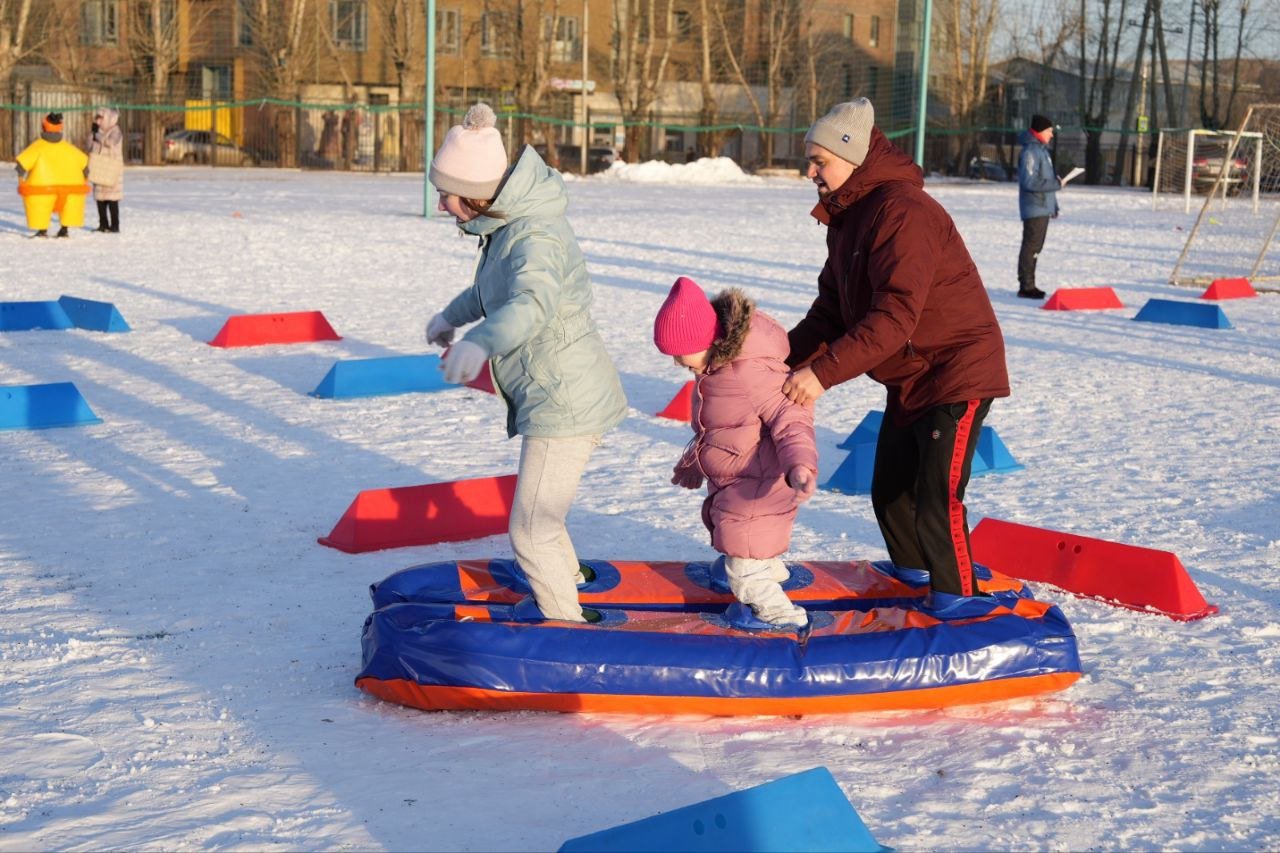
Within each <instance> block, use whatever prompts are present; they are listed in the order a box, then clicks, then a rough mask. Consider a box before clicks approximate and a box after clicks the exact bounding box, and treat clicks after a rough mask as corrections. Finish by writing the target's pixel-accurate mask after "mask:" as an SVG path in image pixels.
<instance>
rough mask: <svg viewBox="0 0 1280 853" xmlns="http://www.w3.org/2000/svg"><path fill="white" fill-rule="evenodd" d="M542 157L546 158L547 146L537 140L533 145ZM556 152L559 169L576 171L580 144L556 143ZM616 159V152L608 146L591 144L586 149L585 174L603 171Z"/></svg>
mask: <svg viewBox="0 0 1280 853" xmlns="http://www.w3.org/2000/svg"><path fill="white" fill-rule="evenodd" d="M533 150H534V151H537V152H538V156H539V157H541V158H542V159H544V160H545V159H546V158H547V146H546V145H545V144H544V143H541V142H538V143H535V144H534V146H533ZM556 154H557V155H559V157H560V169H561V170H562V171H565V172H576V171H578V169H579V167H580V166H581V165H582V146H581V145H567V144H566V145H557V146H556ZM617 159H618V153H617V152H616V151H614V150H613V149H612V148H610V147H608V146H597V145H593V146H591V147H590V148H588V149H587V174H589V175H590V174H595V173H596V172H603V171H604V170H605V169H607V168H609V167H610V166H612V165H613V163H614V161H615V160H617Z"/></svg>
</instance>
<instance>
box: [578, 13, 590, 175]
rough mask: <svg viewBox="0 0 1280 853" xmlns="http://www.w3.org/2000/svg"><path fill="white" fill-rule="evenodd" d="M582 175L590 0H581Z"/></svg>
mask: <svg viewBox="0 0 1280 853" xmlns="http://www.w3.org/2000/svg"><path fill="white" fill-rule="evenodd" d="M580 38H581V40H582V163H581V166H582V174H583V175H586V174H587V148H588V147H589V146H590V145H591V128H590V127H588V126H587V48H588V47H589V46H590V44H591V0H582V33H581V36H580Z"/></svg>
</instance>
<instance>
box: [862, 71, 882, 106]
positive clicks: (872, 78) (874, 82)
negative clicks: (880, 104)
mask: <svg viewBox="0 0 1280 853" xmlns="http://www.w3.org/2000/svg"><path fill="white" fill-rule="evenodd" d="M879 86H880V68H879V66H876V65H869V66H867V90H866V91H865V92H863V93H862V94H864V95H866V96H867V97H868V98H871V99H872V100H874V99H875V97H876V89H877V88H878V87H879Z"/></svg>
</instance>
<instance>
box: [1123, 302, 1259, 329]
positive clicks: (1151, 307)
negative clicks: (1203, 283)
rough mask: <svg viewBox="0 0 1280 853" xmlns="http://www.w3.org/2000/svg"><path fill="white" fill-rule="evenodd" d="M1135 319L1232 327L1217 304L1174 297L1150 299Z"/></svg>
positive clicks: (1205, 327) (1219, 327)
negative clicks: (1186, 300) (1181, 299)
mask: <svg viewBox="0 0 1280 853" xmlns="http://www.w3.org/2000/svg"><path fill="white" fill-rule="evenodd" d="M1133 319H1135V320H1140V321H1143V322H1146V323H1170V324H1172V325H1175V326H1199V327H1201V328H1204V329H1231V328H1234V327H1233V326H1232V325H1231V321H1230V320H1228V319H1227V315H1226V314H1224V313H1223V312H1222V309H1221V308H1219V307H1218V306H1217V305H1206V304H1205V303H1203V302H1180V301H1177V300H1174V299H1148V300H1147V304H1146V305H1143V306H1142V308H1140V309H1139V310H1138V314H1137V316H1135V317H1134V318H1133Z"/></svg>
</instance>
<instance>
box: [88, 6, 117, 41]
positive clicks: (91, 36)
mask: <svg viewBox="0 0 1280 853" xmlns="http://www.w3.org/2000/svg"><path fill="white" fill-rule="evenodd" d="M119 5H120V4H119V3H118V2H117V0H84V5H83V6H81V7H80V43H81V44H118V43H119V41H120V27H119V23H120V9H119Z"/></svg>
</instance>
